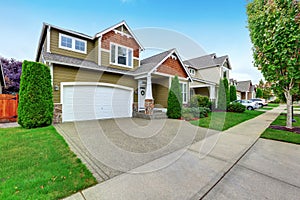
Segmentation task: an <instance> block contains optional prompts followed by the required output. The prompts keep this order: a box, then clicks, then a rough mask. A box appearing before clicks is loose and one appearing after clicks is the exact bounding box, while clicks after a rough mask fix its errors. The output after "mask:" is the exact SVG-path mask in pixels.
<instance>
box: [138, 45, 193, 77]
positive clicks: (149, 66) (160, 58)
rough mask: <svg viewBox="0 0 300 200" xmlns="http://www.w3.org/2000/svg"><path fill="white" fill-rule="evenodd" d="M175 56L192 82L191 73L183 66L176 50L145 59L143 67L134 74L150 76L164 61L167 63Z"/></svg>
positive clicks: (142, 63)
mask: <svg viewBox="0 0 300 200" xmlns="http://www.w3.org/2000/svg"><path fill="white" fill-rule="evenodd" d="M173 54H175V55H176V56H177V58H178V60H179V62H180V63H181V65H182V67H183V68H184V71H185V72H186V74H187V76H188V77H189V79H190V80H192V77H191V75H190V73H189V72H188V70H187V68H186V67H185V65H184V64H183V62H182V60H181V58H180V56H179V54H178V52H177V51H176V49H175V48H173V49H170V50H168V51H164V52H162V53H159V54H156V55H153V56H151V57H148V58H145V59H143V60H142V61H141V66H140V67H139V68H138V69H137V70H136V71H135V72H134V74H136V75H142V74H148V73H152V72H154V71H155V70H156V69H157V68H158V67H159V66H160V65H161V64H162V63H163V62H164V61H166V60H167V59H168V58H169V57H170V56H171V55H173Z"/></svg>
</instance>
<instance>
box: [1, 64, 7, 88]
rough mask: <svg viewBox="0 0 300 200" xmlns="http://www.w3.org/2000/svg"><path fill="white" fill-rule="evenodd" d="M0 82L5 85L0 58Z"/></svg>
mask: <svg viewBox="0 0 300 200" xmlns="http://www.w3.org/2000/svg"><path fill="white" fill-rule="evenodd" d="M0 83H1V86H4V87H5V86H6V83H5V78H4V72H3V67H2V62H1V60H0Z"/></svg>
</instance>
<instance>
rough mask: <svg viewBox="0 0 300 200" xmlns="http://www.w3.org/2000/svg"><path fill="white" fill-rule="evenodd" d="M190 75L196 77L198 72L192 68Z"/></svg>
mask: <svg viewBox="0 0 300 200" xmlns="http://www.w3.org/2000/svg"><path fill="white" fill-rule="evenodd" d="M190 74H191V75H193V76H195V74H196V71H195V69H193V68H190Z"/></svg>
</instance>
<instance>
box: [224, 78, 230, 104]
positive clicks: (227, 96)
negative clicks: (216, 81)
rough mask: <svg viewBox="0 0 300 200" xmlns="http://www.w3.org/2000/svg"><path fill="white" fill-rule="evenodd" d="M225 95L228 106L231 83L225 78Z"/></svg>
mask: <svg viewBox="0 0 300 200" xmlns="http://www.w3.org/2000/svg"><path fill="white" fill-rule="evenodd" d="M223 84H224V89H225V94H226V105H227V106H228V105H229V104H230V95H229V83H228V79H227V78H226V77H225V78H224V79H223Z"/></svg>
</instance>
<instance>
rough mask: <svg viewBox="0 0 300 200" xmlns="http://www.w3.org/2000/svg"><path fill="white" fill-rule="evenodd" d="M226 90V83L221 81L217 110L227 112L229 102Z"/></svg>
mask: <svg viewBox="0 0 300 200" xmlns="http://www.w3.org/2000/svg"><path fill="white" fill-rule="evenodd" d="M226 98H227V97H226V90H225V87H224V81H223V80H222V79H220V81H219V89H218V104H217V109H218V110H222V111H225V110H226V107H227V100H226Z"/></svg>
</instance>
